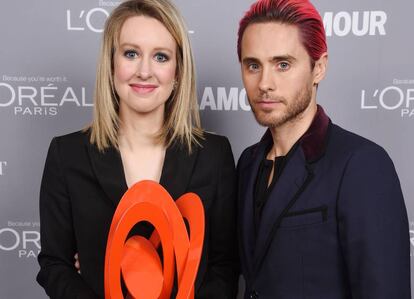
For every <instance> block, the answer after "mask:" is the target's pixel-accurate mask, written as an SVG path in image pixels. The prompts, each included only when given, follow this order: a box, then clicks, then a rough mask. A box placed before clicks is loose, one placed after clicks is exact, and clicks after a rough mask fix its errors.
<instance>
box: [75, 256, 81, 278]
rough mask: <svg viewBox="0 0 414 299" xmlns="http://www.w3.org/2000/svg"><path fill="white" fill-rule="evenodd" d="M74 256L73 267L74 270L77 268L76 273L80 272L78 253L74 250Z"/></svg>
mask: <svg viewBox="0 0 414 299" xmlns="http://www.w3.org/2000/svg"><path fill="white" fill-rule="evenodd" d="M74 258H75V268H76V270H78V273H79V274H81V270H80V262H79V255H78V253H77V252H76V254H75V256H74Z"/></svg>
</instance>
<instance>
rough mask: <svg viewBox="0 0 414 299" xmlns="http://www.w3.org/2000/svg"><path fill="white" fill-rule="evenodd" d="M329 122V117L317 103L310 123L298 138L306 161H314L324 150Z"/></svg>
mask: <svg viewBox="0 0 414 299" xmlns="http://www.w3.org/2000/svg"><path fill="white" fill-rule="evenodd" d="M329 123H330V119H329V117H328V116H327V115H326V114H325V111H324V110H323V108H322V107H321V106H319V105H318V110H317V111H316V114H315V117H314V118H313V121H312V124H311V125H310V127H309V129H308V130H307V131H306V132H305V134H303V136H302V137H301V138H300V139H299V142H300V145H301V147H302V150H303V153H304V155H305V158H306V161H308V162H313V161H316V160H318V159H319V158H320V157H321V156H322V154H323V153H324V152H325V146H326V140H327V133H328V128H329Z"/></svg>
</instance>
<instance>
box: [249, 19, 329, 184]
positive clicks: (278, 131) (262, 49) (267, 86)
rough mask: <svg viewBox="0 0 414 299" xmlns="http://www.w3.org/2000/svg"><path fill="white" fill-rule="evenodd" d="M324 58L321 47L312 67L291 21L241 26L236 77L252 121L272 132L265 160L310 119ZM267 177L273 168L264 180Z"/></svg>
mask: <svg viewBox="0 0 414 299" xmlns="http://www.w3.org/2000/svg"><path fill="white" fill-rule="evenodd" d="M327 63H328V55H327V53H324V54H323V55H322V56H321V57H320V59H319V60H317V61H315V66H314V67H313V69H312V66H311V58H310V56H309V54H308V53H307V51H306V49H305V47H304V46H303V44H302V42H301V39H300V35H299V29H298V28H297V27H296V26H293V25H288V24H281V23H276V22H269V23H258V24H251V25H249V26H248V27H247V28H246V30H245V32H244V35H243V39H242V44H241V72H242V78H243V83H244V86H245V88H246V92H247V96H248V98H249V102H250V105H251V107H252V109H253V111H254V114H255V117H256V119H257V121H258V122H259V123H261V124H262V125H264V126H267V127H269V129H270V132H271V134H272V138H273V147H272V149H271V150H270V151H269V153H268V154H267V158H268V159H269V160H274V159H275V157H278V156H284V155H286V154H287V153H288V152H289V150H290V149H291V147H292V146H293V145H294V144H295V142H296V141H297V140H298V139H299V138H300V137H301V136H302V135H303V134H304V133H305V132H306V130H307V129H308V128H309V126H310V125H311V123H312V120H313V118H314V116H315V114H316V110H317V105H316V91H317V85H318V84H319V83H320V82H321V81H322V80H323V78H324V77H325V73H326V68H327ZM292 111H294V112H292ZM272 177H273V171H272V174H271V176H270V178H269V184H270V182H271V180H272Z"/></svg>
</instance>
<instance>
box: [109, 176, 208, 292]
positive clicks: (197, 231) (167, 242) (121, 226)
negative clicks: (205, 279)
mask: <svg viewBox="0 0 414 299" xmlns="http://www.w3.org/2000/svg"><path fill="white" fill-rule="evenodd" d="M183 218H185V219H186V220H187V222H188V225H189V230H190V236H188V233H187V229H186V226H185V223H184V219H183ZM141 221H146V222H149V223H151V224H152V225H153V226H154V228H155V230H154V232H153V234H152V235H151V238H150V239H149V240H148V239H146V238H144V237H142V236H133V237H131V238H129V239H128V240H127V237H128V234H129V232H130V230H131V229H132V228H133V227H134V225H135V224H137V223H139V222H141ZM204 225H205V224H204V209H203V204H202V203H201V200H200V198H199V197H198V196H197V195H196V194H194V193H187V194H184V195H183V196H181V197H180V198H179V199H178V200H177V201H175V202H174V200H173V199H172V198H171V196H170V195H169V194H168V192H167V191H166V190H165V189H164V188H163V187H162V186H161V185H159V184H158V183H156V182H153V181H141V182H139V183H137V184H135V185H134V186H132V187H131V188H130V189H129V190H128V191H127V192H126V193H125V194H124V196H123V197H122V199H121V201H120V202H119V204H118V207H117V209H116V211H115V214H114V216H113V218H112V224H111V228H110V231H109V236H108V242H107V245H106V255H105V278H104V279H105V298H106V299H121V298H124V297H123V294H122V288H121V272H122V277H123V279H124V282H125V285H126V286H127V289H128V293H129V294H128V297H132V298H136V299H158V298H160V299H167V298H170V296H171V290H172V286H173V281H174V273H175V266H176V267H177V276H178V279H177V281H178V292H177V297H176V298H177V299H189V298H191V299H192V298H194V281H195V279H196V276H197V270H198V266H199V264H200V258H201V251H202V248H203V240H204ZM159 245H161V247H162V254H163V263H161V260H160V257H159V255H158V252H157V248H158V246H159Z"/></svg>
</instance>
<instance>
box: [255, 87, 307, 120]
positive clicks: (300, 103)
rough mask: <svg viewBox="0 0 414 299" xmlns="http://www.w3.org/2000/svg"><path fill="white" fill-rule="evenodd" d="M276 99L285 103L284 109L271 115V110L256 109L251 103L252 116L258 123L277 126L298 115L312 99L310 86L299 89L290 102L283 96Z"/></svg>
mask: <svg viewBox="0 0 414 299" xmlns="http://www.w3.org/2000/svg"><path fill="white" fill-rule="evenodd" d="M278 100H279V101H280V102H281V103H282V104H283V105H285V110H284V111H282V112H283V114H281V115H280V114H279V115H272V112H273V111H269V112H266V111H256V109H255V108H254V105H251V107H252V111H253V114H254V117H255V118H256V121H257V122H258V123H259V124H260V125H262V126H264V127H269V128H278V127H280V126H282V125H284V124H286V123H288V122H293V121H294V120H295V119H297V118H298V117H300V116H301V114H302V113H303V112H304V111H305V110H306V109H307V108H308V107H309V104H310V102H311V101H312V86H310V87H309V88H305V89H303V90H302V91H300V92H299V93H298V94H297V96H296V97H295V100H294V101H291V102H290V103H289V102H288V101H287V100H286V99H285V98H283V97H282V98H278Z"/></svg>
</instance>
